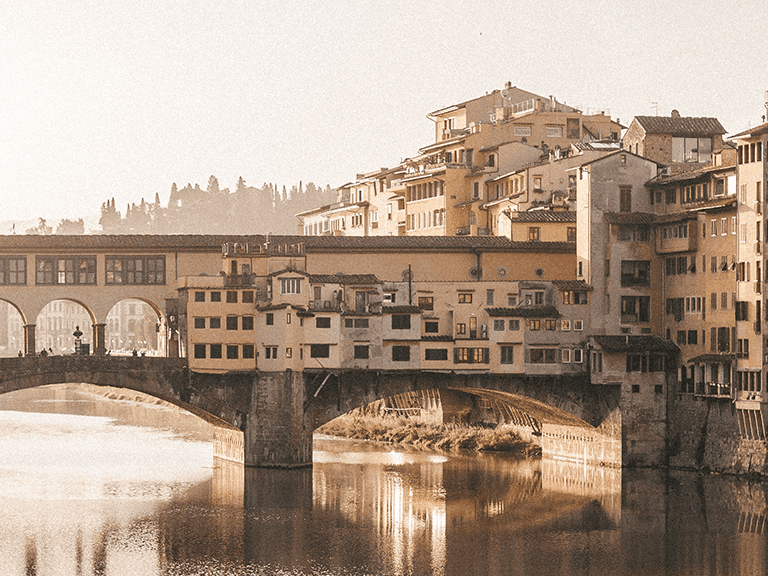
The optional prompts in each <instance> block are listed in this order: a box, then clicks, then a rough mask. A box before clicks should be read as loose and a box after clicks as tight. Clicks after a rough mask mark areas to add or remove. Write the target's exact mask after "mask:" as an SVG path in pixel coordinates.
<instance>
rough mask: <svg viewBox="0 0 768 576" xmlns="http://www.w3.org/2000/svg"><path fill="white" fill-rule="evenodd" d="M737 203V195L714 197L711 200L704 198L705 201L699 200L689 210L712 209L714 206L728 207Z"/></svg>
mask: <svg viewBox="0 0 768 576" xmlns="http://www.w3.org/2000/svg"><path fill="white" fill-rule="evenodd" d="M735 204H736V196H724V197H722V198H713V199H711V200H704V201H703V202H697V203H696V204H694V205H693V206H690V207H689V208H688V210H690V211H691V212H696V211H698V210H711V209H713V208H727V207H729V206H734V205H735Z"/></svg>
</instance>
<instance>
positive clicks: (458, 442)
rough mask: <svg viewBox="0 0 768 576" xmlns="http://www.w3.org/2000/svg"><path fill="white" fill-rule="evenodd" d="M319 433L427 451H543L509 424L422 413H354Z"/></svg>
mask: <svg viewBox="0 0 768 576" xmlns="http://www.w3.org/2000/svg"><path fill="white" fill-rule="evenodd" d="M316 432H317V433H319V434H327V435H329V436H339V437H342V438H354V439H357V440H372V441H375V442H386V443H389V444H403V445H407V446H414V447H417V448H420V449H427V450H444V451H454V450H473V451H477V452H486V451H487V452H491V451H493V452H506V453H510V454H515V455H518V456H521V457H533V456H539V455H540V454H541V449H540V447H538V446H536V445H535V444H533V443H532V442H528V441H526V440H523V439H522V438H520V437H519V436H518V435H517V434H515V433H514V432H513V431H512V430H510V429H509V428H508V427H506V426H494V427H487V426H478V425H469V424H435V423H432V422H429V421H427V420H426V419H423V418H421V417H419V416H411V417H403V416H389V415H387V416H381V415H368V414H360V413H351V414H347V415H344V416H341V417H339V418H336V419H335V420H332V421H331V422H328V423H327V424H325V425H324V426H321V427H320V428H318V429H317V430H316Z"/></svg>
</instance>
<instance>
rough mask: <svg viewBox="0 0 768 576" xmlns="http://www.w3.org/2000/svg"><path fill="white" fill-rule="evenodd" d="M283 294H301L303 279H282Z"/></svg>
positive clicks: (281, 290)
mask: <svg viewBox="0 0 768 576" xmlns="http://www.w3.org/2000/svg"><path fill="white" fill-rule="evenodd" d="M280 293H281V294H301V278H280Z"/></svg>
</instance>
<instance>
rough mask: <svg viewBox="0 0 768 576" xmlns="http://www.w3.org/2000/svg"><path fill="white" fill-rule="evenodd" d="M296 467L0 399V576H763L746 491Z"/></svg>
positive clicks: (79, 404) (411, 466)
mask: <svg viewBox="0 0 768 576" xmlns="http://www.w3.org/2000/svg"><path fill="white" fill-rule="evenodd" d="M67 412H70V413H67ZM142 413H143V414H144V415H145V417H143V419H139V418H142V416H141V414H142ZM314 458H315V465H314V467H313V469H302V470H291V471H285V470H254V469H247V470H245V471H244V470H243V468H242V467H241V466H239V465H236V464H232V463H229V462H224V461H217V462H216V464H215V466H212V465H211V463H212V448H211V445H210V435H209V431H206V430H205V429H204V428H200V423H199V421H198V420H196V419H194V418H193V417H191V416H189V415H186V414H183V413H178V412H177V411H173V410H168V409H167V408H166V407H163V406H154V407H149V408H148V407H147V406H141V405H139V404H137V403H136V402H133V401H131V400H126V399H123V400H122V401H121V402H114V401H112V402H105V401H104V400H102V399H99V398H96V397H93V396H91V395H88V394H83V393H82V391H81V392H72V391H61V390H54V391H51V390H40V391H36V392H34V393H31V394H30V395H29V396H27V397H26V398H24V399H20V398H19V397H13V395H11V396H8V397H0V498H1V499H2V502H3V508H2V510H3V522H2V523H0V576H5V575H13V576H17V575H30V574H36V575H43V574H55V575H59V574H64V575H67V574H72V575H75V574H77V575H96V574H109V575H121V574H131V575H134V574H141V575H145V574H146V575H154V574H157V575H161V574H162V575H176V574H178V575H182V574H184V575H190V574H193V575H194V574H234V575H241V574H246V575H251V574H326V575H342V574H343V575H345V576H349V575H356V574H376V575H380V574H434V575H440V576H448V575H454V574H457V575H458V574H462V575H465V574H466V575H481V574H482V575H486V574H491V575H523V574H525V575H534V576H537V575H544V574H546V575H548V576H549V575H552V574H568V575H573V574H576V575H578V574H601V575H603V574H608V575H614V574H615V575H618V574H648V575H654V574H683V575H685V574H690V575H694V574H696V575H698V574H705V573H706V574H714V575H726V574H727V575H731V574H743V575H747V574H763V573H766V571H767V569H766V566H767V564H766V562H767V561H768V556H767V554H766V534H765V531H766V528H768V523H767V522H766V504H767V501H766V491H765V487H764V486H763V485H762V484H754V483H749V482H747V481H743V480H737V479H732V478H722V477H715V476H698V475H694V474H687V473H674V474H672V475H671V476H670V477H669V478H665V477H663V476H662V475H661V474H660V473H659V472H656V471H632V472H627V471H624V473H622V471H620V470H616V469H611V468H593V467H587V466H584V465H577V464H572V463H567V462H557V461H549V460H545V461H526V462H515V461H512V460H509V459H507V458H504V457H499V456H492V455H478V456H474V455H472V456H457V455H451V456H450V457H447V456H445V455H437V454H428V453H420V452H412V451H407V450H401V449H390V448H381V447H372V446H370V445H368V444H365V443H363V442H356V441H349V440H332V439H327V438H321V437H318V438H316V440H315V453H314Z"/></svg>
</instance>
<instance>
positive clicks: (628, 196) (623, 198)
mask: <svg viewBox="0 0 768 576" xmlns="http://www.w3.org/2000/svg"><path fill="white" fill-rule="evenodd" d="M619 212H632V186H619Z"/></svg>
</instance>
